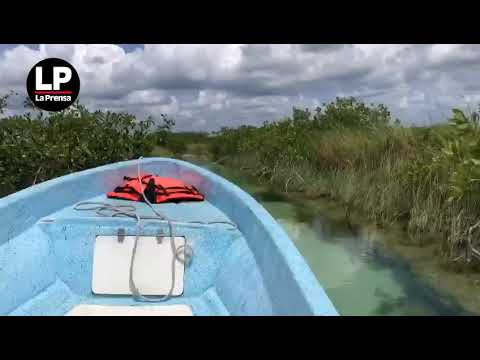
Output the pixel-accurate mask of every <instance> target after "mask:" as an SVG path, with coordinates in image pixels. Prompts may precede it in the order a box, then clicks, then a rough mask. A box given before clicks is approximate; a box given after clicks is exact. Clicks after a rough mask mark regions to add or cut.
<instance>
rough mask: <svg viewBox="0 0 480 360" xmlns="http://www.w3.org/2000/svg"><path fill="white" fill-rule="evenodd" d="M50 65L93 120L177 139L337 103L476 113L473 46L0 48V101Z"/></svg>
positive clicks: (412, 119)
mask: <svg viewBox="0 0 480 360" xmlns="http://www.w3.org/2000/svg"><path fill="white" fill-rule="evenodd" d="M48 57H59V58H62V59H64V60H67V61H69V62H70V63H72V64H73V66H74V67H75V68H76V69H77V71H78V73H79V76H80V81H81V90H80V96H79V98H80V101H81V102H82V103H84V104H85V105H87V106H88V107H89V108H90V109H91V110H94V109H108V110H113V111H128V112H130V113H133V114H135V115H137V116H140V117H144V116H147V115H153V116H154V117H156V118H159V114H161V113H166V114H168V115H170V116H172V117H173V118H174V119H175V120H176V122H177V127H176V128H177V130H208V131H210V130H216V129H218V128H219V127H221V126H237V125H241V124H252V125H255V124H261V123H262V122H263V121H265V120H275V119H278V118H279V117H282V116H285V115H289V114H290V113H291V109H292V106H304V107H309V108H312V109H313V108H315V107H317V106H319V105H321V104H322V103H323V102H327V101H331V100H333V99H335V97H336V96H355V97H357V98H359V99H362V100H364V101H366V102H369V103H370V102H373V103H383V104H385V105H387V106H388V107H389V108H390V109H391V110H392V112H393V113H394V115H395V116H397V117H399V118H400V119H401V120H402V122H404V123H418V124H420V123H423V124H425V123H427V124H428V123H433V122H437V121H440V120H443V119H445V118H447V117H448V116H449V114H450V109H451V108H452V107H454V106H460V107H473V108H475V107H476V105H477V104H479V103H480V45H378V44H376V45H335V44H327V45H315V44H308V45H305V44H304V45H233V44H227V45H220V44H215V45H186V44H182V45H172V44H167V45H136V44H135V45H98V44H91V45H35V44H33V45H32V44H27V45H11V44H9V45H1V44H0V94H2V93H5V92H7V91H8V90H10V89H11V90H14V91H17V92H19V93H20V94H25V81H26V77H27V74H28V72H29V70H30V69H31V68H32V66H33V65H34V64H35V63H37V62H38V61H40V60H42V59H45V58H48ZM22 101H23V98H22V99H20V97H19V99H18V100H14V101H13V102H12V104H11V106H10V108H9V110H8V111H9V113H10V114H12V113H16V112H19V111H23V110H22V108H21V106H20V105H21V103H22Z"/></svg>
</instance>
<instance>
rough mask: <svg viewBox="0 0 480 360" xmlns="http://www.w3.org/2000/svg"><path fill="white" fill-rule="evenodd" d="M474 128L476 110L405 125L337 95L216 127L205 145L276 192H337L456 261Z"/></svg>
mask: <svg viewBox="0 0 480 360" xmlns="http://www.w3.org/2000/svg"><path fill="white" fill-rule="evenodd" d="M479 135H480V125H479V116H478V113H473V114H470V115H468V116H467V115H465V114H464V113H463V112H462V111H460V110H458V109H454V110H453V115H452V118H451V119H450V121H449V123H448V125H440V126H433V127H403V126H401V125H400V123H399V121H398V120H395V119H393V118H392V116H391V114H390V112H389V111H388V109H387V108H386V107H385V106H383V105H373V104H370V105H367V104H364V103H362V102H359V101H357V100H356V99H354V98H346V99H345V98H337V99H336V101H334V102H331V103H329V104H324V106H323V107H322V108H320V107H319V108H317V109H316V110H315V112H313V113H312V112H310V111H309V110H308V109H297V108H294V109H293V114H292V116H291V117H288V118H284V119H281V120H279V121H276V122H266V123H264V124H263V126H261V127H252V126H241V127H239V128H236V129H229V128H223V129H222V130H221V131H219V132H217V133H216V136H215V137H214V139H213V144H212V152H213V155H214V158H215V159H216V160H217V161H218V162H224V163H226V162H228V163H229V164H230V165H233V166H235V167H237V168H241V169H242V170H243V171H245V172H247V173H249V174H250V175H254V176H256V177H258V178H259V179H260V180H261V181H264V182H268V183H270V184H272V186H274V187H275V188H277V189H278V190H279V191H282V192H303V193H304V194H305V195H307V196H309V197H313V198H314V197H329V198H331V199H335V200H336V201H339V202H341V203H342V204H343V205H344V207H345V210H346V214H347V217H348V216H349V214H350V213H351V212H352V211H357V212H361V213H362V214H363V215H364V216H366V217H368V219H369V220H371V221H373V222H375V223H376V224H377V225H379V226H389V225H393V224H398V223H400V224H402V225H403V226H404V228H405V229H406V230H407V231H408V234H409V235H410V236H409V237H410V240H411V241H412V242H414V243H417V244H420V245H422V244H426V243H433V242H437V243H438V249H439V253H440V254H441V255H443V258H444V259H447V260H449V262H453V263H462V262H463V261H462V260H465V259H466V258H467V256H465V255H466V249H467V247H466V245H467V238H468V232H469V229H470V228H471V227H472V226H473V225H474V224H475V223H476V222H477V221H478V220H480V196H479V195H480V136H479Z"/></svg>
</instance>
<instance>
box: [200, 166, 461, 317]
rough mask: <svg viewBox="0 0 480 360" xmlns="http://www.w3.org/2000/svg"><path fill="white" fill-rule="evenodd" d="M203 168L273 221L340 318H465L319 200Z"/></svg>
mask: <svg viewBox="0 0 480 360" xmlns="http://www.w3.org/2000/svg"><path fill="white" fill-rule="evenodd" d="M206 167H207V168H210V169H211V170H213V171H215V172H217V173H219V174H221V175H223V176H225V177H226V178H227V179H229V180H231V181H233V182H235V183H236V184H237V185H239V186H241V187H242V188H243V189H244V190H246V191H248V192H249V193H250V194H251V195H252V196H253V197H255V198H256V199H257V200H258V201H259V202H261V203H262V205H263V206H264V207H265V208H266V209H267V210H268V211H269V212H270V213H271V214H272V215H273V216H274V217H275V218H276V219H277V221H278V222H279V223H280V224H281V225H282V226H283V227H284V229H285V230H286V231H287V233H288V234H289V235H290V237H291V238H292V240H293V241H294V242H295V244H296V246H297V248H298V249H299V251H300V252H301V253H302V255H303V256H304V257H305V259H306V260H307V262H308V264H309V266H310V268H311V269H312V271H313V272H314V274H315V275H316V277H317V278H318V280H319V282H320V283H321V284H322V286H323V287H324V289H325V291H326V292H327V293H328V295H329V297H330V298H331V300H332V302H333V303H334V305H335V307H336V308H337V310H338V311H339V312H340V314H343V315H465V314H468V312H467V311H465V310H464V309H463V308H462V306H460V305H459V304H458V303H457V302H456V301H455V300H454V298H453V297H452V296H450V295H448V294H445V293H441V292H439V290H436V289H434V288H432V286H431V285H429V284H427V283H426V282H425V281H424V280H422V279H420V278H419V276H418V275H417V274H416V273H415V272H414V271H413V270H412V268H411V267H410V266H409V264H408V263H407V262H406V261H405V260H403V259H402V258H400V257H399V256H398V255H397V254H395V253H393V252H392V251H391V249H389V248H388V247H386V246H385V241H384V238H383V237H384V235H382V234H381V233H380V232H378V231H377V230H375V229H372V228H370V227H365V226H349V225H348V224H347V222H346V221H345V216H344V213H342V211H341V210H339V209H334V208H330V207H329V205H326V204H325V202H324V203H322V201H321V200H315V201H307V200H302V199H301V198H299V197H298V198H297V197H293V198H292V197H288V198H287V197H286V196H285V195H284V194H278V193H276V192H274V191H271V190H270V189H268V188H266V187H265V186H259V185H258V184H256V183H254V182H253V181H249V179H248V178H245V177H242V176H240V175H239V174H233V173H232V172H231V171H227V170H226V169H225V168H222V167H218V166H209V165H207V166H206ZM401 236H403V235H401ZM399 240H401V239H399Z"/></svg>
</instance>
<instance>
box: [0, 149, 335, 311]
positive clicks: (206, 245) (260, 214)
mask: <svg viewBox="0 0 480 360" xmlns="http://www.w3.org/2000/svg"><path fill="white" fill-rule="evenodd" d="M140 161H141V167H142V170H143V171H145V172H150V173H156V174H159V175H161V176H167V177H176V178H181V179H182V180H184V181H186V182H188V183H191V184H193V185H194V186H195V187H197V188H198V189H199V190H200V191H201V192H202V193H204V194H205V196H206V200H207V201H204V202H197V203H182V204H159V205H155V206H158V209H159V210H160V212H165V213H166V214H167V215H168V216H169V217H170V218H173V219H175V220H177V221H178V223H176V224H175V235H179V236H184V237H185V238H186V239H187V241H188V242H189V243H190V244H191V245H192V247H193V248H194V251H195V252H194V254H195V255H194V259H193V261H192V264H191V266H189V267H188V268H187V269H186V271H185V277H184V278H185V291H184V293H183V295H182V296H178V297H174V298H172V299H170V300H168V302H167V303H168V304H188V305H189V306H191V308H192V309H193V313H194V314H195V315H337V312H336V310H335V308H334V306H333V305H332V303H331V301H330V300H329V298H328V296H327V295H326V293H325V291H324V290H323V288H322V286H321V285H320V284H319V283H318V281H317V279H316V278H315V276H314V275H313V273H312V272H311V270H310V268H309V267H308V265H307V264H306V262H305V260H304V258H303V257H302V256H301V255H300V253H299V252H298V250H297V249H296V247H295V246H294V244H293V243H292V241H291V240H290V238H289V237H288V235H287V234H286V233H285V231H284V230H283V229H282V228H281V227H280V226H279V224H278V223H277V222H276V221H275V220H274V219H273V218H272V216H271V215H270V214H269V213H268V212H267V211H266V210H265V209H264V208H263V207H262V206H261V205H260V204H259V203H258V202H257V201H256V200H254V199H253V198H252V197H251V196H250V195H248V194H247V193H246V192H244V191H243V190H241V189H240V188H239V187H237V186H236V185H234V184H232V183H231V182H229V181H227V180H225V179H224V178H222V177H220V176H218V175H216V174H214V173H212V172H210V171H208V170H205V169H203V168H201V167H198V166H196V165H193V164H190V163H187V162H184V161H180V160H175V159H167V158H147V159H142V160H140ZM137 164H138V161H137V160H135V161H125V162H120V163H116V164H112V165H106V166H102V167H98V168H95V169H90V170H86V171H82V172H78V173H74V174H70V175H67V176H63V177H60V178H56V179H53V180H50V181H46V182H44V183H41V184H38V185H35V186H32V187H30V188H28V189H25V190H22V191H20V192H18V193H15V194H12V195H9V196H7V197H5V198H3V199H0V211H1V212H0V214H2V215H1V217H2V220H3V221H2V223H3V224H4V225H3V226H2V227H0V314H3V315H7V314H10V315H63V314H66V313H67V312H68V311H70V310H71V309H72V308H73V307H74V306H76V305H78V304H100V305H138V303H135V301H134V300H133V299H132V298H131V297H129V296H124V297H118V296H95V295H94V294H92V292H91V281H92V258H93V244H94V241H95V237H96V236H98V235H113V234H115V233H116V231H117V230H118V228H119V227H123V228H124V229H126V231H127V233H129V234H135V231H136V224H135V222H134V221H132V220H131V219H126V218H99V217H98V216H95V215H94V214H78V213H77V212H75V211H74V210H73V208H72V207H73V205H75V204H76V203H78V202H81V201H108V202H112V201H113V202H115V201H116V202H117V203H118V202H121V201H122V200H111V199H106V198H105V195H104V194H105V193H107V192H108V191H110V190H111V189H112V188H114V187H115V186H116V185H118V184H119V183H121V181H122V179H123V177H124V176H135V174H136V172H137ZM134 204H135V206H138V207H139V211H142V212H144V213H145V214H147V213H148V211H149V209H148V208H147V207H146V204H142V203H134ZM211 221H230V222H233V223H235V224H236V225H237V229H236V230H233V231H232V230H231V229H230V230H229V229H226V227H225V226H224V225H220V224H218V225H214V226H202V225H200V224H199V223H200V222H211ZM192 222H198V223H197V224H195V223H192ZM159 229H160V230H161V231H167V228H166V224H159V223H158V222H154V221H152V222H150V223H147V224H146V225H145V227H144V231H145V235H154V234H156V233H158V231H159Z"/></svg>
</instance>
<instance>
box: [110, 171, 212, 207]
mask: <svg viewBox="0 0 480 360" xmlns="http://www.w3.org/2000/svg"><path fill="white" fill-rule="evenodd" d="M123 179H124V180H125V182H124V183H123V185H121V186H118V187H116V188H115V189H114V190H113V191H111V192H109V193H107V197H109V198H115V199H124V200H132V201H145V200H144V199H143V196H142V191H143V192H144V194H145V197H146V198H147V199H148V201H150V202H151V203H152V204H159V203H165V202H181V201H203V200H204V199H205V197H204V196H203V194H201V193H200V192H199V191H198V190H197V189H196V188H195V186H193V185H189V184H187V183H185V182H183V181H181V180H178V179H173V178H167V177H160V176H154V175H152V174H146V175H143V176H142V177H141V180H142V181H141V183H140V181H138V178H136V177H135V178H131V177H127V176H125V177H124V178H123Z"/></svg>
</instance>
